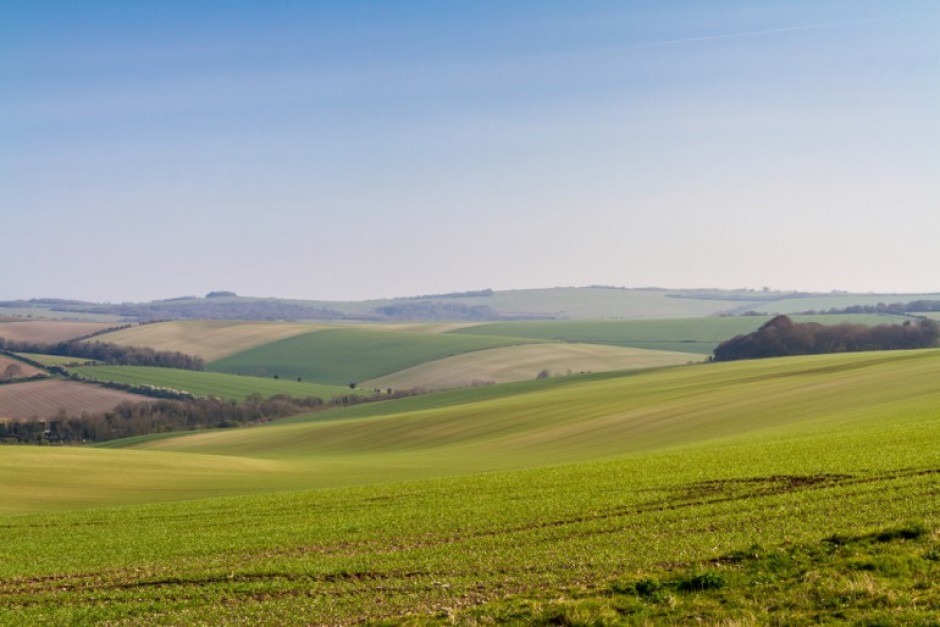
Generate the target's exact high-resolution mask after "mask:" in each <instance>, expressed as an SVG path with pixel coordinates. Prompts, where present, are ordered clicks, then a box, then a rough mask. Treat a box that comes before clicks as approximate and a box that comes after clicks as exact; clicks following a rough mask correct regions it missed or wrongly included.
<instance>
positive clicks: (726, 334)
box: [450, 314, 901, 355]
mask: <svg viewBox="0 0 940 627" xmlns="http://www.w3.org/2000/svg"><path fill="white" fill-rule="evenodd" d="M769 319H770V318H769V317H759V316H737V317H709V318H681V319H667V320H589V321H582V320H537V321H524V322H494V323H490V324H482V325H479V326H474V327H468V328H465V329H457V330H456V331H451V332H450V334H454V335H476V334H483V335H512V336H517V337H531V338H539V339H543V340H560V341H564V342H584V343H588V344H609V345H611V346H632V347H635V348H648V349H653V350H664V351H678V352H683V353H700V354H704V355H708V354H710V353H711V352H712V351H714V350H715V347H716V346H717V345H718V344H719V343H721V342H723V341H725V340H729V339H731V338H733V337H734V336H736V335H741V334H744V333H750V332H751V331H755V330H756V329H757V328H758V327H759V326H761V325H762V324H764V323H765V322H767V321H768V320H769ZM793 319H794V320H795V321H797V322H819V323H821V324H839V323H842V322H852V323H854V324H869V325H875V324H897V323H898V322H899V321H900V320H901V319H900V318H895V317H890V316H876V315H867V314H862V315H838V316H837V315H833V316H794V317H793Z"/></svg>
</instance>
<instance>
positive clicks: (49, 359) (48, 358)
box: [17, 353, 98, 367]
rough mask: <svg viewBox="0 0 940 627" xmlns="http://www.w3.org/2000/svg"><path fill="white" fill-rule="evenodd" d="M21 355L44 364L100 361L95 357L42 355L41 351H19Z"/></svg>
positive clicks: (64, 364)
mask: <svg viewBox="0 0 940 627" xmlns="http://www.w3.org/2000/svg"><path fill="white" fill-rule="evenodd" d="M17 354H18V355H20V356H21V357H25V358H26V359H30V360H32V361H35V362H36V363H39V364H42V365H43V366H47V367H48V366H75V365H84V364H89V363H98V362H97V360H95V359H85V358H84V357H61V356H59V355H40V354H39V353H17Z"/></svg>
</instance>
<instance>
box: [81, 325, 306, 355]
mask: <svg viewBox="0 0 940 627" xmlns="http://www.w3.org/2000/svg"><path fill="white" fill-rule="evenodd" d="M321 328H324V327H323V326H322V325H314V324H308V323H304V322H254V321H252V322H243V321H235V320H174V321H172V322H158V323H153V324H142V325H138V326H135V327H131V328H129V329H121V330H120V331H115V332H113V333H106V334H104V335H101V336H98V337H97V338H95V339H97V340H99V341H101V342H110V343H113V344H122V345H125V346H146V347H149V348H153V349H155V350H159V351H179V352H181V353H186V354H187V355H196V356H197V357H202V358H203V359H205V360H207V361H210V360H213V359H220V358H222V357H225V356H226V355H231V354H233V353H237V352H240V351H243V350H247V349H249V348H253V347H255V346H260V345H262V344H267V343H269V342H274V341H276V340H281V339H284V338H286V337H291V336H294V335H301V334H304V333H310V332H311V331H315V330H317V329H321Z"/></svg>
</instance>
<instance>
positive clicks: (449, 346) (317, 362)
mask: <svg viewBox="0 0 940 627" xmlns="http://www.w3.org/2000/svg"><path fill="white" fill-rule="evenodd" d="M537 341H540V340H533V339H526V338H522V339H520V338H509V337H489V336H469V335H457V334H455V333H402V332H395V331H375V330H368V329H367V328H358V327H357V328H339V329H328V330H325V331H317V332H314V333H307V334H305V335H299V336H295V337H291V338H287V339H284V340H280V341H277V342H272V343H270V344H265V345H264V346H259V347H257V348H253V349H250V350H247V351H244V352H241V353H237V354H234V355H230V356H229V357H226V358H224V359H220V360H218V361H213V362H211V363H210V364H209V365H208V367H207V368H208V369H209V370H213V371H217V372H227V373H235V374H237V373H241V374H247V375H263V376H268V377H270V376H273V375H275V374H277V375H278V376H280V377H281V378H285V379H296V378H297V377H301V378H302V379H303V380H304V381H316V382H318V383H330V384H335V385H344V384H348V383H361V382H362V381H365V380H368V379H374V378H376V377H379V376H381V375H385V374H389V373H391V372H395V371H397V370H402V369H403V368H409V367H411V366H415V365H418V364H420V363H424V362H426V361H431V360H435V359H441V358H443V357H448V356H451V355H457V354H460V353H466V352H469V351H475V350H483V349H487V348H495V347H498V346H510V345H513V344H526V343H532V342H537Z"/></svg>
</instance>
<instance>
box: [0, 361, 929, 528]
mask: <svg viewBox="0 0 940 627" xmlns="http://www.w3.org/2000/svg"><path fill="white" fill-rule="evenodd" d="M938 380H940V351H938V350H929V351H901V352H890V353H888V352H884V353H855V354H851V355H825V356H815V357H801V358H785V359H775V360H762V361H753V362H733V363H722V364H702V365H696V366H688V367H686V366H681V367H678V368H672V369H665V370H660V371H655V372H646V373H639V374H633V375H628V376H623V377H618V378H611V379H600V380H595V381H588V382H583V383H582V382H577V381H575V382H573V383H570V384H567V385H564V384H562V383H563V382H564V380H559V381H560V382H561V383H550V384H549V385H547V386H546V387H544V388H540V387H539V386H535V385H534V384H535V383H541V382H531V384H533V385H532V391H523V392H520V393H518V394H514V395H511V396H504V397H496V398H489V399H488V400H482V401H475V402H467V403H464V404H459V405H451V406H446V407H438V408H435V409H426V410H423V411H422V410H421V403H425V404H427V406H432V405H433V404H434V403H435V396H434V395H432V396H427V397H417V398H414V399H404V401H402V402H405V401H407V402H409V403H410V405H409V407H410V410H409V411H408V412H407V413H398V414H386V415H377V416H373V417H369V416H368V415H363V412H364V411H366V410H368V411H373V412H375V413H376V414H382V412H384V411H386V408H387V407H389V406H395V405H386V404H385V403H376V404H374V405H370V406H359V407H355V408H352V410H351V411H350V412H348V414H347V415H348V416H349V417H348V418H347V419H346V420H344V419H343V412H342V411H337V412H335V413H334V414H333V415H332V420H329V421H325V422H320V421H311V422H293V423H284V424H278V423H272V424H269V425H264V426H260V427H254V428H242V429H232V430H218V431H210V432H203V433H198V434H192V435H179V436H175V437H171V438H166V439H163V440H154V441H148V442H143V443H138V444H136V445H135V446H134V449H135V450H106V449H88V448H59V447H25V446H24V447H0V511H7V512H17V511H29V510H38V509H74V508H78V507H88V506H93V505H107V504H123V503H134V502H146V501H161V500H163V501H165V500H189V499H196V498H201V497H204V496H212V495H223V494H246V493H261V492H270V491H283V490H291V489H298V488H320V487H337V486H350V485H357V484H376V483H387V482H395V481H401V480H418V479H424V478H431V477H445V476H453V475H460V474H467V473H474V472H479V471H492V470H509V469H521V468H532V467H540V466H550V465H556V464H559V463H565V462H586V461H591V460H595V459H599V458H609V457H619V456H623V455H629V454H639V453H644V452H655V451H659V450H665V449H668V448H670V447H677V446H706V445H707V446H711V445H725V444H728V445H730V444H733V443H738V444H741V445H742V446H743V445H747V443H749V442H758V441H763V440H767V439H774V438H785V439H788V441H791V442H797V443H798V442H801V441H802V439H801V438H804V437H810V436H811V435H812V434H813V433H819V432H827V433H830V434H833V435H831V436H830V440H829V442H828V444H827V445H826V446H828V447H831V448H833V449H835V448H837V447H838V446H839V444H840V442H842V441H844V437H847V435H846V434H850V433H858V432H860V430H868V431H870V432H878V433H880V434H881V436H887V435H888V434H890V433H897V432H899V431H898V430H901V431H900V432H901V436H898V437H902V436H903V437H915V438H919V437H921V435H917V434H918V433H920V431H917V430H914V431H909V432H906V433H907V434H908V435H907V436H904V433H905V432H903V429H905V428H908V427H905V426H904V425H919V426H918V427H917V428H918V429H920V430H921V431H922V430H923V428H924V427H925V426H928V425H933V426H934V427H935V426H936V423H937V422H938V421H940V416H938V413H937V412H938V409H937V408H938V407H940V386H938V385H937V381H938ZM527 383H529V382H527ZM510 385H511V386H517V384H510ZM525 387H526V386H518V387H517V388H513V389H525ZM481 390H482V391H484V392H486V393H491V394H493V393H496V392H498V389H497V388H481ZM470 392H475V391H473V390H471V391H470ZM461 393H464V392H461ZM457 396H460V395H459V394H458V395H457ZM471 397H472V395H470V396H467V398H471ZM398 406H401V405H398ZM314 416H315V417H316V418H319V417H322V416H324V415H323V414H316V415H314ZM352 416H359V417H355V418H354V417H352ZM881 436H878V435H876V436H873V441H878V440H879V437H881ZM814 437H815V436H814ZM892 437H893V436H892ZM736 445H737V444H736ZM794 451H797V449H794ZM758 462H759V459H757V458H755V460H754V463H755V464H757V463H758ZM897 463H898V464H899V465H898V467H908V466H910V465H912V464H913V460H899V461H898V462H897ZM690 472H693V473H695V472H699V470H697V469H695V468H690ZM706 474H707V473H706Z"/></svg>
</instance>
